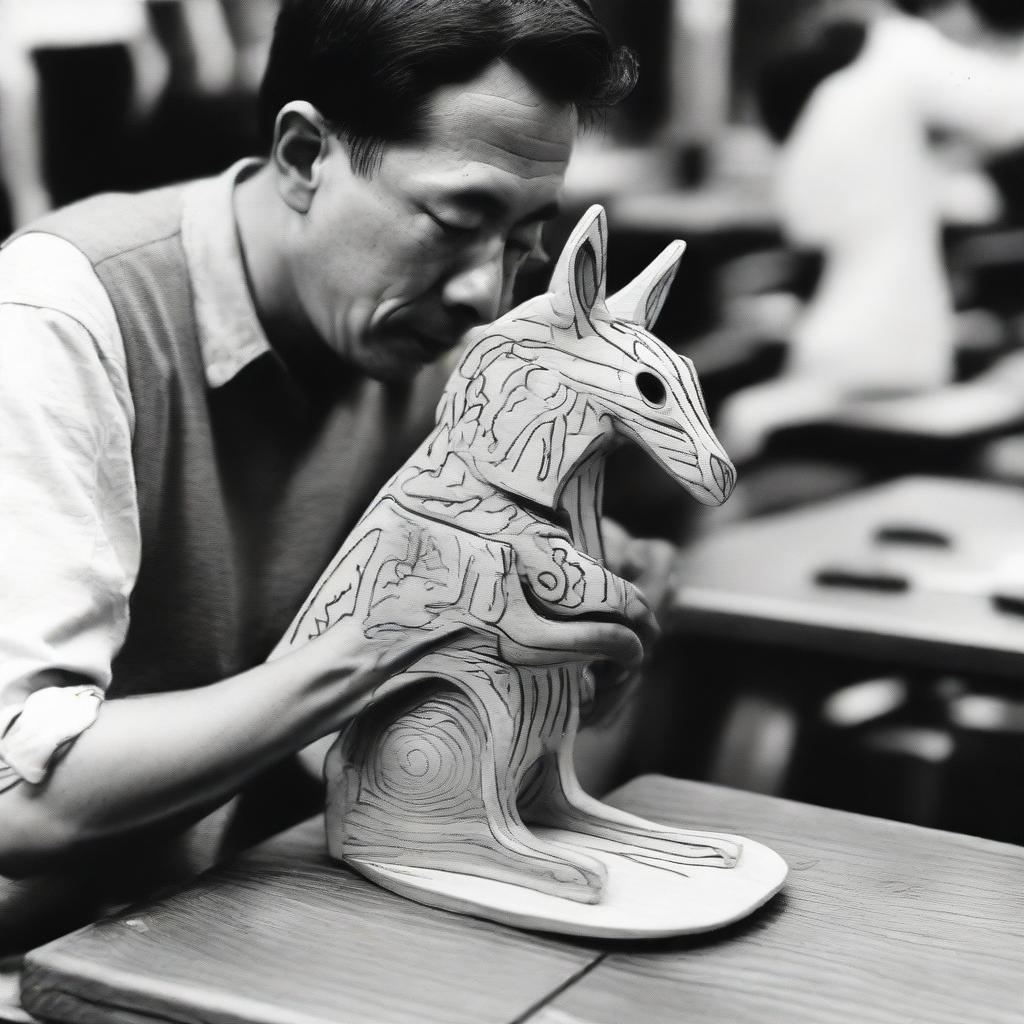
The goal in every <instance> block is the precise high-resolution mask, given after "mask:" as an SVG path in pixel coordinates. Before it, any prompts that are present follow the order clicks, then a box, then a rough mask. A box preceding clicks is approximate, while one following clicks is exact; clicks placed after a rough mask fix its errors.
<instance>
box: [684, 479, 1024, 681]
mask: <svg viewBox="0 0 1024 1024" xmlns="http://www.w3.org/2000/svg"><path fill="white" fill-rule="evenodd" d="M1022 522H1024V494H1021V492H1020V489H1019V488H1016V487H1010V486H1007V485H1002V484H991V483H981V482H978V481H967V480H948V479H937V478H929V477H906V478H903V479H901V480H897V481H894V482H892V483H887V484H882V485H879V486H877V487H872V488H868V489H866V490H864V491H861V492H858V493H856V494H854V495H850V496H844V497H841V498H837V499H834V500H831V501H828V502H822V503H820V504H817V505H814V506H811V507H808V508H806V509H800V510H797V511H794V512H785V513H780V514H777V515H773V516H766V517H764V518H762V519H760V520H758V521H756V522H750V523H742V524H738V525H737V526H735V527H732V528H730V529H728V530H723V531H721V532H720V533H719V534H717V535H716V536H714V537H711V538H709V539H707V540H705V541H702V542H699V543H697V544H696V545H694V546H693V548H692V549H691V551H690V552H689V553H688V555H687V557H686V559H685V561H684V564H683V565H682V566H681V569H680V580H681V584H680V586H679V587H678V589H677V590H676V592H675V594H674V595H673V599H672V606H671V610H670V613H669V623H670V624H671V625H672V626H676V627H678V628H681V629H684V630H687V631H695V632H703V633H708V634H711V635H723V636H728V637H729V638H730V639H731V640H732V639H737V640H744V639H745V640H751V641H761V642H769V643H773V644H783V645H788V646H794V647H800V648H805V649H815V650H827V651H830V652H835V653H842V654H851V655H854V656H858V655H870V656H872V657H878V658H883V657H884V658H886V659H889V660H896V661H898V662H903V663H913V664H919V665H926V666H928V667H932V668H942V669H943V670H949V671H969V672H972V673H978V672H984V673H992V674H997V675H1003V676H1007V677H1012V678H1018V677H1019V676H1020V675H1021V674H1022V672H1024V644H1022V643H1021V636H1022V631H1024V615H1022V614H1020V612H1014V611H1012V610H1001V609H1000V608H999V607H997V605H996V603H995V597H996V596H997V595H1000V594H1003V595H1004V596H1007V597H1010V598H1011V603H1012V599H1013V598H1014V595H1016V597H1017V598H1018V599H1020V598H1024V594H1022V593H1021V591H1022V585H1021V582H1020V581H1021V580H1022V579H1024V540H1022V534H1021V523H1022ZM893 528H895V530H896V533H895V537H896V539H895V540H888V541H886V540H880V539H879V531H881V530H885V529H889V530H890V531H891V530H892V529H893ZM907 528H909V529H910V530H911V531H914V530H916V531H918V534H917V536H918V537H919V538H920V537H921V536H927V535H928V534H929V533H931V534H933V535H936V536H941V537H945V538H946V539H948V541H949V543H948V545H945V546H943V545H939V544H929V543H924V542H921V541H920V539H919V540H918V542H916V543H915V542H914V541H913V540H910V541H906V540H904V541H903V542H900V540H899V538H900V537H901V536H903V537H904V538H905V537H906V536H907V533H906V529H907ZM900 531H903V532H902V533H901V532H900ZM910 536H911V537H913V536H914V534H913V532H911V534H910ZM822 570H839V571H842V572H848V573H853V574H863V575H865V576H872V575H881V576H884V577H888V578H892V579H898V580H903V581H904V582H905V583H906V587H905V588H904V589H902V590H899V589H892V590H872V589H870V588H867V587H858V586H836V585H821V584H820V583H818V582H816V576H817V574H818V573H819V572H821V571H822ZM1017 603H1018V605H1019V607H1021V608H1024V600H1018V602H1017Z"/></svg>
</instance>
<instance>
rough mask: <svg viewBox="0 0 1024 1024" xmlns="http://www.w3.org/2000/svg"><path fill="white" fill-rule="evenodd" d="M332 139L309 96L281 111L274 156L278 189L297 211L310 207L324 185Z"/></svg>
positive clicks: (273, 150)
mask: <svg viewBox="0 0 1024 1024" xmlns="http://www.w3.org/2000/svg"><path fill="white" fill-rule="evenodd" d="M329 139H330V130H329V129H328V126H327V122H326V121H325V120H324V117H323V115H322V114H321V113H320V111H319V110H317V109H316V107H314V106H313V104H312V103H309V102H307V101H306V100H292V101H291V102H290V103H288V104H286V105H285V106H283V107H282V108H281V110H280V112H279V113H278V115H277V122H276V123H275V125H274V144H273V146H272V148H271V151H270V158H271V160H272V162H273V164H274V167H275V169H276V170H277V181H278V186H277V188H278V192H280V194H281V198H282V199H284V201H285V202H286V203H287V204H288V205H289V206H290V207H291V208H292V209H293V210H295V212H296V213H307V212H308V211H309V207H310V205H311V204H312V202H313V196H314V195H315V194H316V190H317V189H318V188H319V187H320V178H321V175H322V173H323V162H324V159H325V158H326V156H327V146H328V141H329Z"/></svg>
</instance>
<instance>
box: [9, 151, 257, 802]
mask: <svg viewBox="0 0 1024 1024" xmlns="http://www.w3.org/2000/svg"><path fill="white" fill-rule="evenodd" d="M253 166H255V162H254V161H241V162H239V163H238V164H235V165H234V166H233V167H231V168H230V169H229V170H228V171H226V172H225V173H224V174H222V175H220V176H219V177H216V178H210V179H204V180H202V181H196V182H193V183H191V184H189V185H187V186H186V189H185V195H184V200H183V212H182V245H183V247H184V251H185V259H186V263H187V266H188V270H189V275H190V278H191V281H192V286H193V295H194V301H195V307H196V322H197V327H198V333H199V343H200V348H201V351H202V356H203V362H204V365H205V368H206V378H207V382H208V383H209V385H210V386H211V387H214V388H216V387H219V386H221V385H223V384H225V383H226V382H227V381H229V380H231V378H232V377H234V376H235V374H237V373H238V372H239V370H241V369H242V368H243V367H244V366H246V365H248V364H249V363H250V362H252V361H253V360H254V359H256V358H257V357H258V356H260V355H262V354H263V353H265V352H267V351H268V350H269V344H268V342H267V339H266V336H265V335H264V333H263V330H262V328H261V327H260V324H259V320H258V318H257V316H256V310H255V308H254V306H253V302H252V298H251V296H250V294H249V290H248V287H247V285H246V280H245V272H244V268H243V265H242V259H241V252H240V249H239V245H238V240H237V233H236V226H235V218H234V212H233V208H232V192H233V189H234V185H235V182H236V181H237V179H238V177H239V175H240V174H242V173H244V172H245V171H247V170H249V169H251V168H252V167H253ZM134 427H135V410H134V406H133V402H132V395H131V391H130V389H129V385H128V375H127V367H126V360H125V349H124V342H123V340H122V337H121V332H120V330H119V328H118V325H117V319H116V316H115V314H114V309H113V307H112V305H111V303H110V299H109V297H108V296H107V293H106V291H105V289H104V288H103V285H102V284H101V283H100V281H99V279H98V278H97V276H96V274H95V272H94V271H93V269H92V266H91V265H90V263H89V261H88V260H87V259H86V257H85V256H84V255H83V254H82V253H81V252H80V251H79V250H78V249H76V248H75V247H74V246H73V245H71V244H70V243H69V242H67V241H64V240H63V239H60V238H57V237H56V236H54V235H49V234H42V233H34V234H27V235H23V236H21V237H20V238H18V239H16V240H15V241H13V242H12V243H11V244H10V245H8V246H7V247H6V248H4V249H3V250H0V789H3V788H5V786H7V785H10V784H13V783H14V782H15V781H17V779H19V778H21V779H24V780H26V781H29V782H38V781H41V780H42V779H43V778H44V777H45V774H46V770H47V766H48V764H49V762H50V760H51V759H52V757H53V755H54V753H55V752H56V750H57V749H58V748H59V747H61V746H62V745H63V744H65V743H67V742H69V741H70V740H72V739H74V738H75V737H76V736H78V735H79V734H80V733H81V732H82V731H83V730H84V729H85V728H87V727H88V726H89V725H90V724H92V722H93V721H94V719H95V717H96V713H97V711H98V708H99V704H100V701H101V700H102V696H103V693H104V692H105V691H106V689H107V687H108V686H109V684H110V680H111V664H112V662H113V659H114V656H115V655H116V654H117V652H118V650H119V649H120V648H121V645H122V644H123V643H124V639H125V636H126V634H127V630H128V600H129V596H130V594H131V592H132V588H133V587H134V585H135V580H136V576H137V574H138V569H139V560H140V543H141V542H140V530H139V515H138V502H137V498H136V490H135V473H134V466H133V462H132V452H131V446H132V435H133V431H134ZM83 680H88V684H87V685H82V683H83ZM61 683H67V684H74V685H64V686H60V687H59V688H55V684H61Z"/></svg>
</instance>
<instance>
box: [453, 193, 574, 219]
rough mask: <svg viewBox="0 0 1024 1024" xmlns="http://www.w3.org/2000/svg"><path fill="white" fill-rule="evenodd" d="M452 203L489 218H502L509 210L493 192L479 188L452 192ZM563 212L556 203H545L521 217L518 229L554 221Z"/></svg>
mask: <svg viewBox="0 0 1024 1024" xmlns="http://www.w3.org/2000/svg"><path fill="white" fill-rule="evenodd" d="M448 198H449V199H450V200H451V201H452V202H456V203H458V204H459V205H460V206H465V207H468V208H469V209H473V210H479V211H480V212H481V213H482V214H484V216H487V217H500V216H501V215H502V214H504V213H505V212H506V210H507V207H506V206H505V203H503V202H502V201H501V199H499V198H498V197H497V196H496V195H494V193H493V192H489V191H488V190H487V189H479V188H464V189H457V190H456V191H454V192H452V193H451V194H450V195H449V197H448ZM560 211H561V206H560V205H559V204H558V203H557V202H555V201H552V202H549V203H545V204H544V205H543V206H540V207H538V208H537V209H536V210H532V211H531V212H530V213H527V214H526V215H525V216H523V217H520V218H519V220H517V221H516V225H515V226H516V227H522V226H523V225H526V224H535V223H539V222H541V221H546V220H552V219H553V218H555V217H557V216H558V214H559V212H560Z"/></svg>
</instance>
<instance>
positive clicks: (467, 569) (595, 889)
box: [275, 208, 740, 903]
mask: <svg viewBox="0 0 1024 1024" xmlns="http://www.w3.org/2000/svg"><path fill="white" fill-rule="evenodd" d="M605 233H606V227H605V219H604V214H603V211H601V210H600V208H593V209H592V210H591V211H589V212H588V214H587V215H586V216H585V217H584V218H583V220H582V221H581V222H580V224H579V226H578V227H577V228H576V230H575V232H574V233H573V235H572V237H571V238H570V240H569V242H568V243H567V245H566V248H565V251H564V252H563V255H562V258H561V260H560V261H559V264H558V267H557V268H556V270H555V273H554V276H553V280H552V289H551V291H550V292H549V293H548V294H547V295H544V296H540V297H539V298H537V299H533V300H530V301H529V302H527V303H524V304H523V305H522V306H520V307H518V308H517V309H515V310H513V311H512V312H511V313H509V314H508V315H506V316H505V317H503V318H502V319H500V320H498V321H497V322H496V323H494V324H492V325H489V326H488V327H486V328H481V329H479V330H478V331H477V332H476V335H475V338H474V339H473V340H471V342H470V344H469V345H468V347H467V350H466V352H465V354H464V356H463V358H462V360H461V362H460V364H459V366H458V369H457V370H456V371H455V373H454V374H453V376H452V378H451V381H450V383H449V386H448V388H447V390H446V393H445V395H444V397H443V398H442V401H441V403H440V405H439V409H438V422H437V426H436V428H435V429H434V431H433V433H432V434H431V435H430V437H428V438H427V440H426V441H425V442H424V443H423V444H422V445H421V447H420V448H419V450H418V451H417V452H416V454H415V455H414V456H413V457H412V458H411V459H410V460H409V461H408V462H407V463H406V465H405V466H404V467H403V468H402V469H401V470H400V471H399V472H398V473H397V474H396V475H395V476H394V477H393V478H392V479H391V481H390V482H389V483H388V484H387V485H386V486H385V488H384V489H383V490H382V491H381V493H380V495H379V496H378V498H377V499H376V500H375V502H374V503H373V504H372V505H371V507H370V508H369V509H368V510H367V512H366V514H365V515H364V516H363V518H362V519H361V521H360V523H359V524H358V525H357V527H356V529H355V530H354V531H353V533H352V535H351V536H350V537H349V539H348V540H347V541H346V543H345V545H344V546H343V548H342V550H341V551H340V552H339V554H338V556H337V558H336V559H335V560H334V561H333V562H332V564H331V565H330V566H329V567H328V568H327V570H326V571H325V573H324V575H323V576H322V577H321V580H320V582H319V583H318V584H317V587H316V589H315V590H314V591H313V594H312V595H311V597H310V599H309V601H308V602H307V604H306V605H305V606H304V608H303V609H302V611H301V612H300V613H299V615H298V616H297V618H296V620H295V622H294V623H293V625H292V627H291V629H290V630H289V633H288V635H287V636H286V637H285V638H284V639H283V640H282V642H281V644H280V645H279V647H278V649H277V652H275V653H281V652H283V651H284V650H286V649H288V648H289V647H292V646H294V645H297V644H301V643H304V642H306V641H307V640H309V639H311V638H313V637H315V636H318V635H319V634H320V633H322V632H323V631H324V630H326V629H330V628H332V627H334V626H335V625H337V624H338V623H339V622H340V621H342V620H343V619H351V618H353V617H354V618H355V620H356V621H357V622H359V623H361V626H362V629H363V633H364V635H365V637H366V638H367V639H368V640H370V641H372V642H377V643H380V644H385V645H386V644H387V643H388V642H389V641H390V640H391V639H393V638H394V637H395V636H396V635H398V634H399V633H401V634H402V635H408V631H410V630H411V631H417V632H422V634H423V635H424V637H427V636H429V635H430V633H431V632H432V631H434V630H437V629H441V628H450V626H451V623H452V622H453V621H454V622H458V623H459V624H461V625H464V626H466V627H468V628H469V629H468V631H465V632H462V633H461V634H459V635H458V636H457V637H456V638H455V639H453V640H452V642H451V643H450V644H448V645H447V646H446V647H444V648H442V649H440V650H438V651H436V652H434V653H432V654H429V655H427V656H425V657H423V658H421V659H420V661H418V662H417V663H416V664H415V665H413V666H412V668H411V669H410V670H409V671H408V672H407V673H404V674H403V678H401V679H398V680H396V681H395V682H396V685H395V687H394V692H395V694H396V696H394V697H393V698H391V699H389V700H386V701H381V702H380V703H379V704H377V705H375V706H372V707H370V708H368V709H367V710H366V711H365V712H363V713H361V714H360V715H359V716H357V718H356V719H355V720H354V721H353V722H352V723H351V724H350V725H349V726H348V727H347V728H346V729H345V731H344V732H343V733H342V734H341V736H340V737H339V739H338V741H337V742H336V744H335V746H334V747H333V748H332V750H331V753H330V754H329V755H328V759H327V764H326V769H325V770H326V774H327V781H328V807H327V833H328V845H329V849H330V851H331V853H332V854H333V855H334V856H335V857H338V858H339V859H344V860H345V861H346V862H347V863H350V864H352V865H353V866H354V867H356V868H357V869H361V868H362V869H365V870H367V873H373V872H375V871H376V869H377V868H379V867H380V866H381V865H387V866H391V867H398V868H402V867H406V868H427V869H439V870H444V871H451V872H459V873H461V874H466V875H475V876H478V877H482V878H488V879H493V880H498V881H506V882H513V883H516V884H519V885H522V886H526V887H528V888H531V889H534V890H537V891H539V892H543V893H547V894H549V895H551V896H558V897H564V898H566V899H570V900H575V901H578V902H581V903H597V902H599V901H600V900H601V898H602V893H603V890H604V886H605V882H606V869H605V867H604V866H603V864H602V862H601V860H600V859H598V858H596V857H594V856H591V855H590V854H588V853H587V852H586V851H585V850H567V849H566V848H565V846H564V845H560V844H557V843H554V842H552V841H550V840H548V839H545V838H543V837H542V836H540V835H538V834H536V833H534V832H533V831H531V829H530V827H529V826H530V825H547V826H553V827H556V828H560V829H565V830H569V831H572V832H575V833H578V834H581V835H585V836H587V837H589V839H590V841H591V843H592V845H593V846H594V848H597V849H604V850H610V851H613V852H620V853H623V854H625V855H628V856H630V857H632V858H634V859H635V860H637V861H638V862H643V863H649V864H656V865H657V866H659V867H664V868H665V869H666V870H670V871H678V872H685V871H688V870H689V869H691V868H692V867H693V866H695V865H701V866H708V867H719V868H729V867H732V866H734V865H735V864H736V863H737V860H738V858H739V856H740V847H739V846H738V844H735V843H732V842H729V841H727V840H724V839H723V840H721V841H712V840H711V839H709V837H708V836H706V835H694V834H690V833H686V832H681V831H679V830H674V829H669V828H665V827H663V826H659V825H654V824H652V823H650V822H647V821H644V820H643V819H640V818H636V817H634V816H632V815H628V814H625V813H623V812H620V811H617V810H615V809H613V808H611V807H608V806H607V805H605V804H602V803H601V802H599V801H597V800H595V799H592V798H591V797H589V796H588V795H587V794H585V793H584V792H583V791H582V789H581V788H580V786H579V784H578V782H577V781H576V776H575V772H574V768H573V759H572V751H573V742H574V738H575V735H576V732H577V729H578V728H579V725H580V722H581V718H583V717H584V715H585V712H586V709H587V707H588V705H589V703H590V701H591V699H592V697H593V688H594V682H593V677H592V675H591V673H590V671H589V670H588V669H587V668H586V667H585V666H584V665H581V664H579V663H561V664H552V663H550V661H545V660H544V657H545V655H544V649H545V645H544V639H545V637H546V636H547V635H549V633H550V631H551V630H552V629H553V628H557V619H559V618H566V617H571V616H591V617H600V616H602V615H604V616H607V615H613V616H617V617H626V616H627V615H628V613H629V612H630V610H631V607H633V603H634V602H637V601H639V600H641V598H640V596H639V594H638V593H637V592H636V591H635V589H634V588H633V587H632V586H631V585H630V584H628V583H626V582H624V581H623V580H621V579H619V578H618V577H616V576H614V575H613V574H611V573H610V572H608V570H607V569H606V568H605V567H604V565H603V562H602V547H601V539H600V532H599V526H600V508H601V490H602V477H603V468H604V459H605V456H606V455H607V453H608V452H609V450H611V448H613V447H614V446H616V445H618V444H620V443H622V442H623V441H624V440H631V441H633V442H635V443H637V444H639V446H640V447H641V448H643V449H645V450H646V451H647V452H648V454H649V455H651V456H652V457H653V458H654V459H655V460H656V461H657V462H658V463H659V464H661V465H662V466H663V467H664V468H665V469H666V470H667V471H668V472H669V473H671V474H672V475H673V476H674V477H675V478H676V479H677V480H678V481H679V482H680V483H681V484H682V485H683V486H685V487H686V488H687V489H688V490H690V491H691V493H693V494H694V496H695V497H696V498H698V500H701V501H703V502H704V503H707V504H717V503H719V502H721V501H723V500H725V498H726V497H727V496H728V493H729V491H730V490H731V487H732V483H733V471H732V467H731V465H730V463H729V462H728V459H727V457H726V455H725V453H724V452H723V451H722V449H721V447H720V446H719V444H718V442H717V440H716V439H715V437H714V435H713V433H712V432H711V428H710V425H709V424H708V420H707V414H706V410H705V408H704V405H703V400H702V398H701V396H700V390H699V386H698V384H697V381H696V378H695V376H694V373H693V369H692V366H691V365H690V364H689V362H688V360H685V359H683V358H682V357H680V356H678V355H676V354H675V353H673V352H672V351H671V350H670V349H669V348H668V347H667V346H665V345H664V344H663V343H661V342H660V341H658V340H657V339H656V338H655V337H654V336H653V335H652V334H650V333H649V330H648V328H649V326H650V325H651V324H652V323H653V321H654V319H655V317H656V316H657V314H658V312H659V311H660V308H661V305H662V303H663V300H664V297H665V294H666V292H667V289H668V286H669V284H670V283H671V280H672V277H673V276H674V273H675V270H676V266H677V263H678V260H679V258H680V256H681V254H682V246H681V244H678V243H677V244H676V245H674V246H672V247H669V249H668V250H666V252H665V253H663V254H662V256H661V257H659V259H658V260H656V261H655V262H654V263H653V264H652V265H651V267H650V268H648V270H647V271H645V272H644V274H641V275H640V277H639V278H637V280H636V281H634V282H633V283H632V284H631V285H630V286H628V287H627V288H626V289H623V291H622V292H620V293H618V294H617V295H615V296H613V297H612V298H610V299H608V300H606V299H605V294H604V280H605ZM350 625H351V623H350ZM405 684H415V685H405ZM371 869H372V871H371ZM374 877H378V875H377V874H375V873H374ZM378 880H380V879H379V877H378ZM383 884H385V885H387V884H388V882H387V881H386V880H384V881H383Z"/></svg>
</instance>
